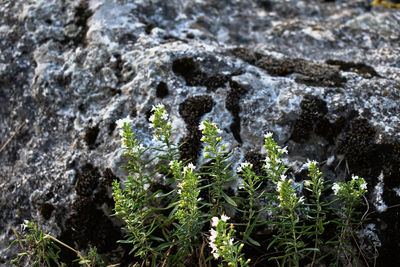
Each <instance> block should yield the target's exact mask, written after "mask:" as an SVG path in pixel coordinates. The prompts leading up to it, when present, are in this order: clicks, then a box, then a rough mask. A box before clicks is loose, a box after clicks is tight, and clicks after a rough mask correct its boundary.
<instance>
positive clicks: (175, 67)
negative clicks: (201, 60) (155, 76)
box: [172, 57, 230, 91]
mask: <svg viewBox="0 0 400 267" xmlns="http://www.w3.org/2000/svg"><path fill="white" fill-rule="evenodd" d="M172 71H173V72H174V73H175V74H177V75H180V76H182V77H183V78H184V79H185V81H186V85H188V86H205V87H207V90H208V91H215V90H216V89H217V88H219V87H224V86H225V84H226V83H227V82H228V81H229V79H230V76H228V75H223V74H213V75H211V76H208V75H207V74H206V73H204V72H203V71H202V70H201V67H200V65H199V64H198V63H197V62H195V61H194V60H193V58H189V57H186V58H180V59H176V60H174V62H173V63H172Z"/></svg>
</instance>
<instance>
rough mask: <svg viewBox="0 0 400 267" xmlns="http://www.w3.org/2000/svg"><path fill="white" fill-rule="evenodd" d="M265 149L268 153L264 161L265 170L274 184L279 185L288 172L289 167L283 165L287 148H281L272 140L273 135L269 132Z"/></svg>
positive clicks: (266, 135)
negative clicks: (283, 175) (282, 176)
mask: <svg viewBox="0 0 400 267" xmlns="http://www.w3.org/2000/svg"><path fill="white" fill-rule="evenodd" d="M264 137H265V143H264V148H265V149H266V151H267V156H266V157H265V160H264V166H263V167H264V169H265V170H266V172H267V174H268V177H269V178H270V179H271V180H272V182H273V183H275V184H277V183H278V181H279V179H280V177H281V175H282V174H285V172H286V171H287V170H288V169H287V167H286V166H285V165H284V164H283V163H282V157H283V155H284V154H287V153H288V151H287V147H284V148H281V147H280V146H278V145H277V144H276V142H275V141H274V139H272V133H271V132H268V133H267V134H265V136H264Z"/></svg>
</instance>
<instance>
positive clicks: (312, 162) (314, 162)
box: [306, 159, 318, 169]
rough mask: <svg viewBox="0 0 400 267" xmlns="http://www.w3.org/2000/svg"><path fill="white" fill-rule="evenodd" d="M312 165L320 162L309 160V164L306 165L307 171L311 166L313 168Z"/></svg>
mask: <svg viewBox="0 0 400 267" xmlns="http://www.w3.org/2000/svg"><path fill="white" fill-rule="evenodd" d="M312 164H314V165H317V164H318V162H317V161H315V160H309V159H307V163H306V166H307V169H309V168H310V166H311V165H312Z"/></svg>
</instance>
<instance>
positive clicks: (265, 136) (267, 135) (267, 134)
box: [264, 132, 272, 139]
mask: <svg viewBox="0 0 400 267" xmlns="http://www.w3.org/2000/svg"><path fill="white" fill-rule="evenodd" d="M270 137H272V133H271V132H267V133H266V134H264V138H265V139H267V138H270Z"/></svg>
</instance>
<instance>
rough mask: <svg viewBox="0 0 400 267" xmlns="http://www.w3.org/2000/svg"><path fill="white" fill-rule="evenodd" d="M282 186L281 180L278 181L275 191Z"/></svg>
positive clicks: (279, 189)
mask: <svg viewBox="0 0 400 267" xmlns="http://www.w3.org/2000/svg"><path fill="white" fill-rule="evenodd" d="M281 188H282V181H279V182H278V184H277V185H276V191H278V192H280V191H281Z"/></svg>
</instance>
